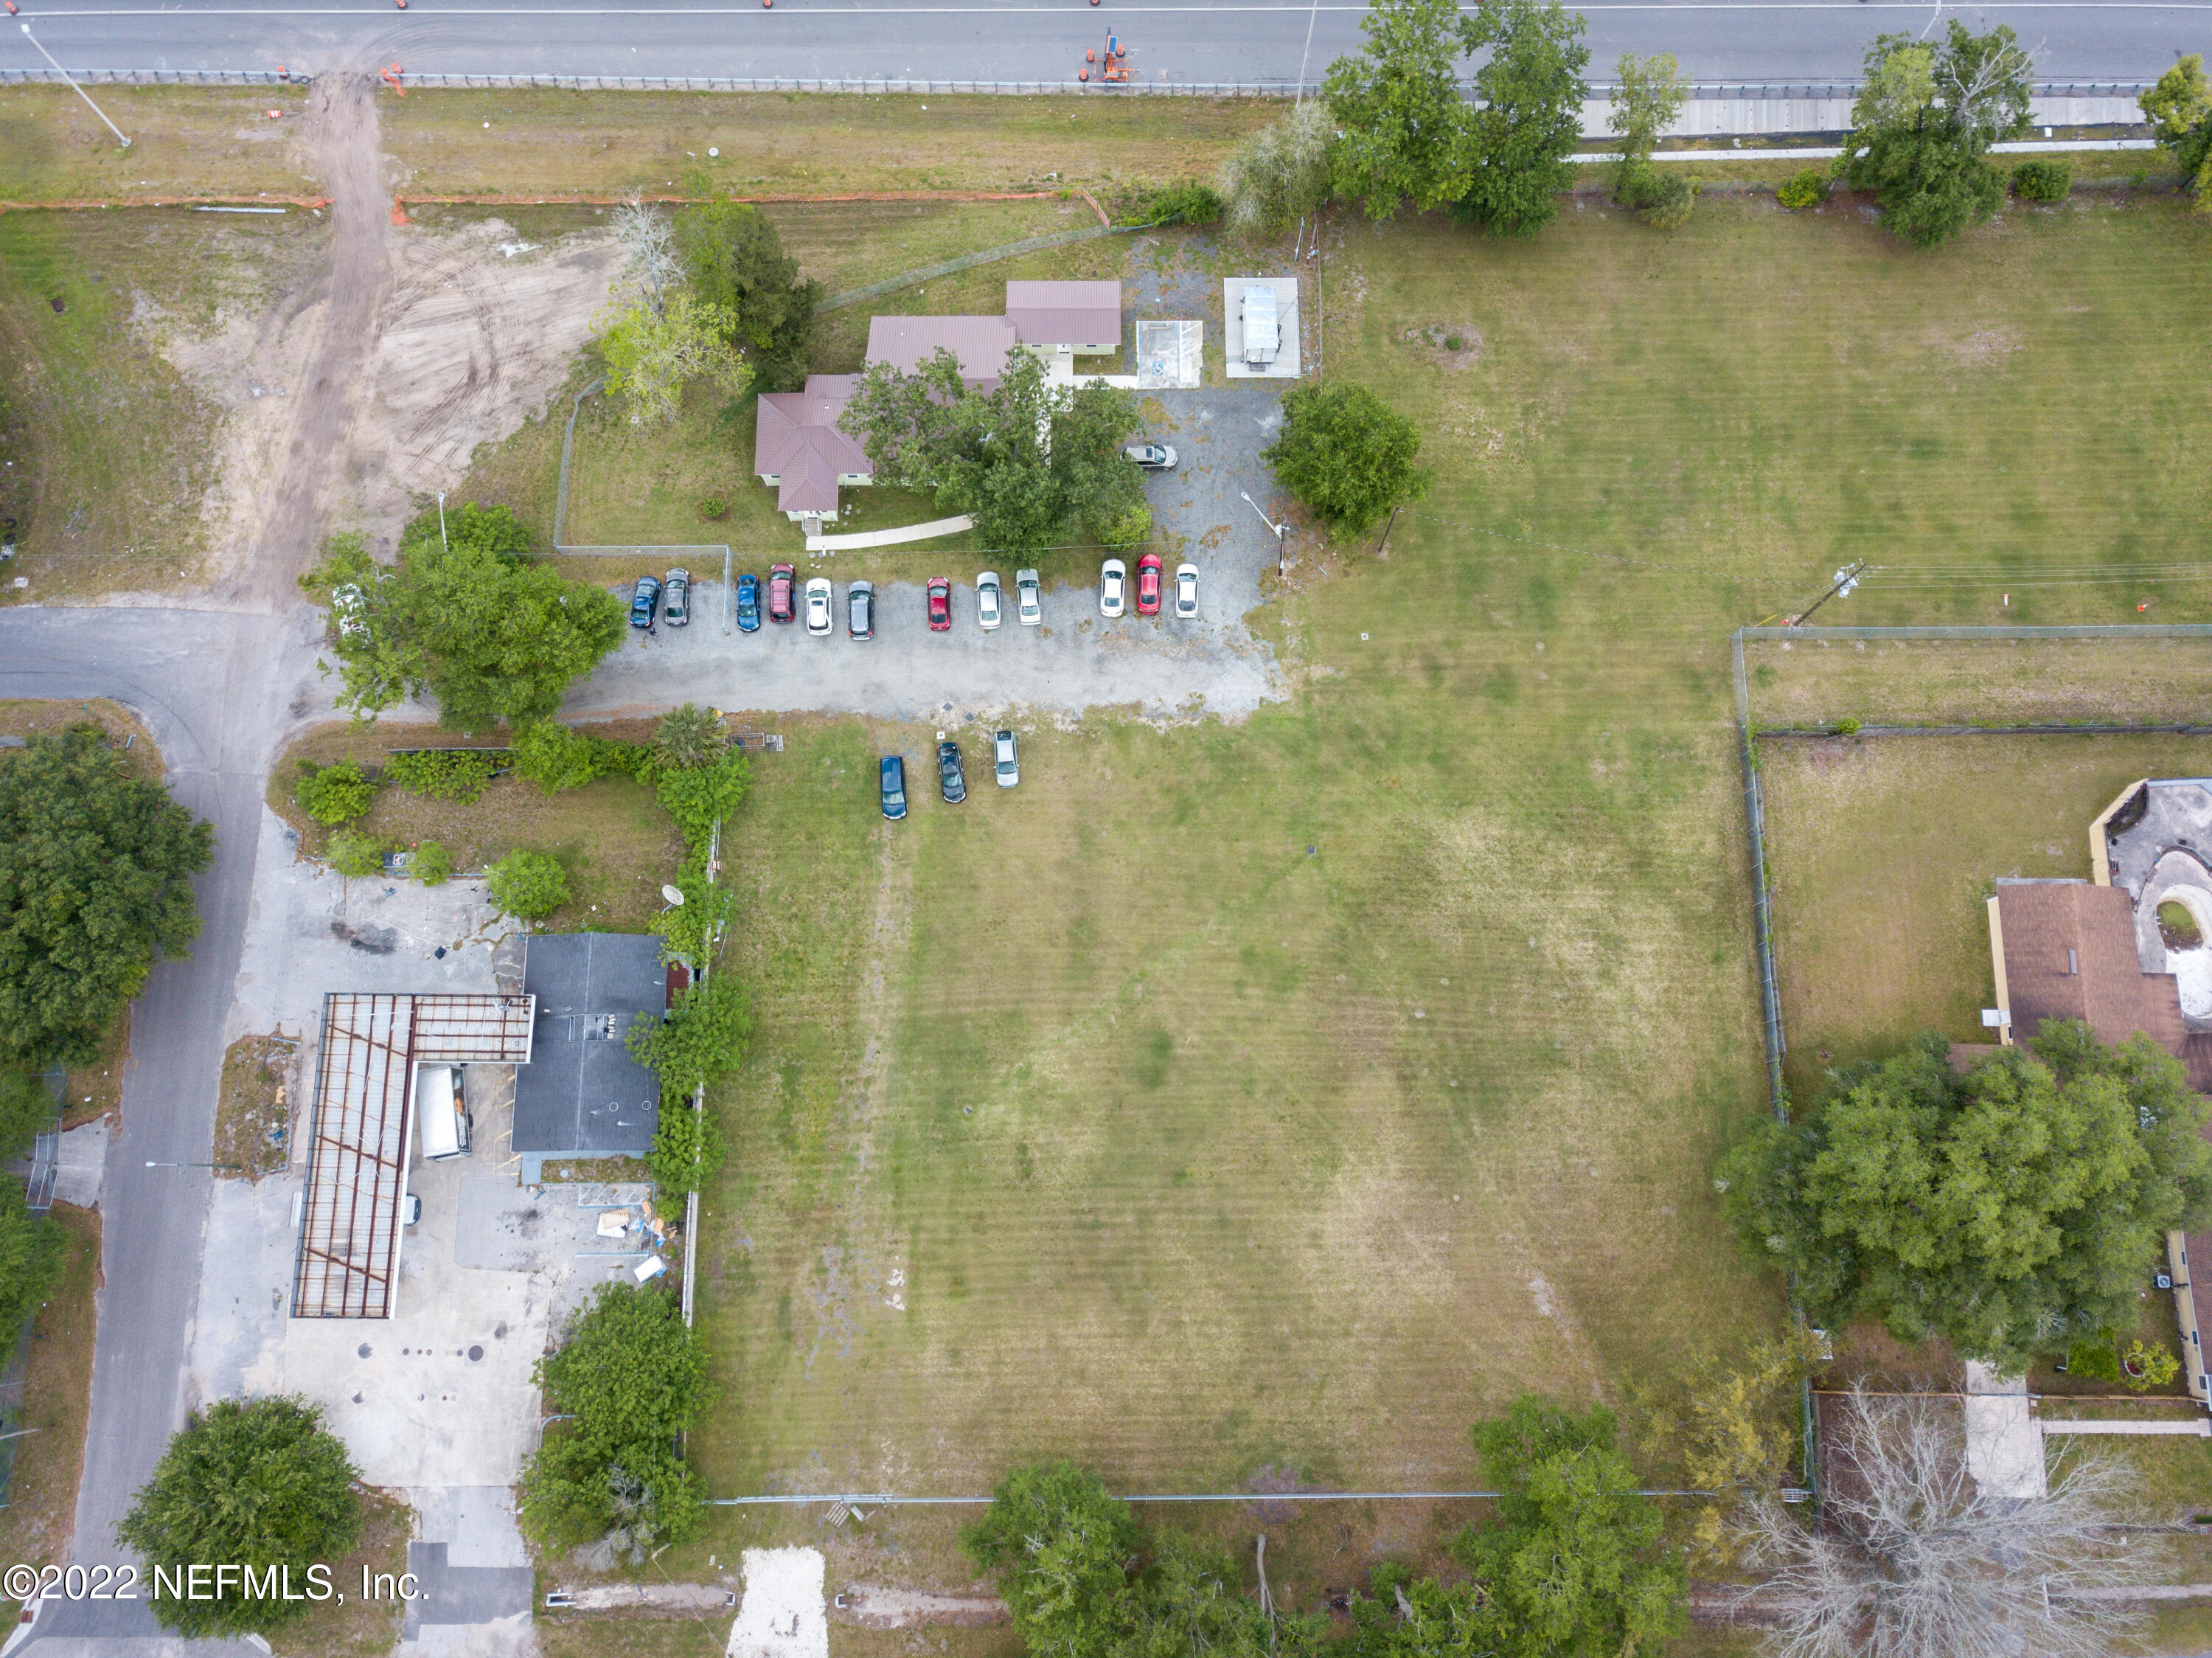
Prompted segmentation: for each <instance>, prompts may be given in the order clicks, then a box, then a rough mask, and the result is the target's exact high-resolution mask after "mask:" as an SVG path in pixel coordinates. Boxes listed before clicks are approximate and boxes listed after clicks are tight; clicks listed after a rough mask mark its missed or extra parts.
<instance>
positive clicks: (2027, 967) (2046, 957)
mask: <svg viewBox="0 0 2212 1658" xmlns="http://www.w3.org/2000/svg"><path fill="white" fill-rule="evenodd" d="M2093 833H2096V834H2098V835H2100V836H2101V835H2102V833H2103V829H2102V825H2101V820H2100V826H2099V827H2098V828H2097V829H2096V830H2094V831H2093ZM1989 908H1990V955H1991V956H1992V958H1993V959H1994V964H1995V966H1996V990H1997V1005H1998V1007H1999V1008H2000V1009H2003V1010H2005V1011H2007V1012H2008V1013H2009V1015H2010V1022H2009V1025H2008V1027H2001V1028H2000V1031H1999V1034H2000V1035H2001V1037H2002V1039H2004V1040H2005V1041H2006V1042H2008V1043H2009V1042H2011V1041H2013V1040H2014V1039H2015V1038H2018V1039H2030V1038H2033V1036H2035V1035H2036V1034H2037V1033H2039V1031H2040V1030H2041V1029H2042V1028H2043V1024H2044V1021H2045V1020H2067V1019H2079V1020H2081V1021H2083V1022H2084V1023H2086V1024H2087V1026H2088V1027H2089V1028H2090V1029H2091V1030H2092V1031H2093V1032H2095V1033H2096V1035H2097V1039H2098V1040H2099V1041H2100V1042H2104V1043H2107V1044H2111V1043H2118V1042H2124V1041H2126V1040H2127V1039H2129V1038H2130V1037H2131V1036H2133V1035H2134V1034H2136V1032H2138V1031H2140V1032H2142V1033H2143V1034H2145V1035H2146V1036H2148V1037H2149V1038H2150V1039H2152V1040H2153V1041H2154V1042H2156V1043H2157V1044H2158V1045H2160V1047H2162V1048H2164V1049H2165V1050H2166V1051H2167V1052H2168V1053H2171V1054H2172V1055H2173V1057H2174V1058H2177V1059H2179V1060H2180V1061H2181V1063H2182V1064H2183V1066H2184V1067H2185V1069H2186V1070H2187V1071H2188V1073H2189V1082H2190V1086H2191V1087H2192V1088H2195V1089H2196V1090H2197V1092H2198V1093H2199V1094H2212V1031H2204V1030H2192V1029H2191V1028H2190V1021H2186V1020H2185V1018H2184V1016H2183V1014H2182V1010H2181V994H2180V989H2179V984H2178V982H2177V980H2176V978H2175V977H2174V975H2173V974H2172V973H2170V972H2144V971H2143V967H2142V960H2141V956H2140V954H2139V952H2138V951H2137V949H2136V901H2135V899H2134V898H2133V896H2132V895H2131V894H2130V893H2129V892H2128V889H2127V888H2126V887H2104V886H2092V885H2091V884H2090V883H2088V882H2087V881H2018V880H2000V881H1998V882H1997V890H1996V897H1994V898H1992V899H1990V904H1989ZM2207 1137H2208V1138H2212V1132H2208V1135H2207ZM2166 1258H2167V1261H2168V1263H2169V1265H2170V1266H2171V1268H2172V1277H2173V1281H2174V1301H2175V1310H2176V1312H2177V1314H2178V1315H2179V1320H2180V1324H2181V1344H2182V1356H2183V1360H2184V1366H2185V1372H2186V1374H2187V1375H2188V1378H2189V1389H2190V1392H2191V1393H2192V1394H2194V1395H2195V1396H2196V1398H2197V1400H2198V1401H2199V1402H2200V1403H2204V1402H2212V1385H2208V1383H2207V1381H2206V1377H2205V1365H2204V1351H2203V1342H2204V1337H2205V1333H2206V1332H2212V1233H2191V1234H2188V1235H2187V1236H2186V1237H2184V1236H2183V1235H2182V1234H2180V1233H2178V1232H2176V1233H2169V1234H2167V1237H2166ZM2192 1261H2202V1262H2203V1264H2204V1266H2205V1278H2204V1282H2203V1283H2202V1284H2197V1283H2193V1282H2192V1280H2191V1262H2192Z"/></svg>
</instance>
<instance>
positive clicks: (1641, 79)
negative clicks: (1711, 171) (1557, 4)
mask: <svg viewBox="0 0 2212 1658" xmlns="http://www.w3.org/2000/svg"><path fill="white" fill-rule="evenodd" d="M1613 73H1614V75H1615V76H1617V77H1618V78H1619V81H1620V85H1619V86H1618V87H1616V88H1614V90H1613V113H1612V114H1611V115H1609V116H1608V117H1607V119H1606V125H1607V126H1609V127H1611V128H1612V129H1613V131H1614V132H1615V133H1617V134H1619V135H1620V159H1621V161H1622V162H1623V163H1624V164H1625V163H1627V162H1648V161H1650V159H1651V152H1652V151H1653V150H1654V149H1657V148H1658V146H1659V135H1660V134H1661V133H1662V132H1664V131H1666V130H1667V128H1668V126H1669V125H1672V124H1673V122H1674V119H1675V117H1677V116H1679V115H1680V113H1682V105H1683V103H1684V101H1686V99H1687V98H1688V97H1689V95H1690V88H1689V83H1688V82H1686V81H1684V80H1683V78H1682V69H1681V65H1680V64H1677V63H1676V62H1675V61H1674V53H1673V52H1656V53H1655V54H1653V55H1652V56H1651V57H1649V58H1638V56H1636V54H1635V53H1633V52H1623V53H1621V55H1620V63H1619V64H1615V65H1614V67H1613Z"/></svg>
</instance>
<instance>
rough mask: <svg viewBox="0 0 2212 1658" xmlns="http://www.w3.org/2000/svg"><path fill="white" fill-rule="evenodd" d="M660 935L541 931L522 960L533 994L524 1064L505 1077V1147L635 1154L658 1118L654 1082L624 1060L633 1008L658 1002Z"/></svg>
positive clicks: (663, 996)
mask: <svg viewBox="0 0 2212 1658" xmlns="http://www.w3.org/2000/svg"><path fill="white" fill-rule="evenodd" d="M667 983H668V981H667V975H666V973H665V970H664V969H663V968H662V966H661V962H660V941H659V939H657V938H654V937H653V936H650V935H648V934H629V933H548V934H542V935H540V936H537V937H534V938H532V940H531V941H530V942H529V944H528V945H527V946H526V948H525V951H524V954H523V959H522V984H523V988H524V990H525V991H527V992H529V993H530V994H531V995H533V996H535V997H537V998H538V1023H537V1028H536V1030H535V1032H534V1033H533V1035H532V1045H531V1054H530V1063H529V1064H526V1065H522V1066H519V1067H517V1068H516V1070H515V1074H514V1149H515V1150H517V1151H527V1152H533V1153H536V1152H543V1153H545V1154H548V1155H553V1156H562V1157H568V1156H585V1157H605V1156H615V1155H625V1156H631V1157H640V1156H643V1155H645V1152H646V1150H647V1148H648V1147H650V1146H651V1145H652V1144H653V1130H654V1128H655V1127H656V1126H658V1125H659V1119H660V1085H659V1082H658V1081H657V1080H656V1079H655V1078H654V1076H653V1073H652V1072H651V1071H649V1070H647V1069H646V1068H645V1067H644V1066H642V1065H641V1064H638V1063H637V1062H636V1061H635V1060H634V1059H632V1058H630V1057H629V1047H628V1045H627V1044H626V1042H625V1039H626V1038H627V1037H628V1036H629V1029H630V1027H631V1026H632V1025H633V1024H635V1022H636V1021H637V1017H638V1015H640V1014H645V1015H649V1016H651V1017H653V1018H655V1019H658V1018H659V1017H660V1015H661V1014H662V1013H663V1012H664V1011H665V1009H666V1007H667V1003H668V991H667Z"/></svg>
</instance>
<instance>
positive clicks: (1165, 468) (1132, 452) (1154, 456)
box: [1121, 443, 1176, 472]
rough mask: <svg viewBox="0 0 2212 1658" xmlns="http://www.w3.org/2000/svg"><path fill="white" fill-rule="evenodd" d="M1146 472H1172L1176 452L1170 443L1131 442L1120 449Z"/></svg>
mask: <svg viewBox="0 0 2212 1658" xmlns="http://www.w3.org/2000/svg"><path fill="white" fill-rule="evenodd" d="M1121 453H1122V454H1125V455H1127V457H1128V458H1129V459H1130V460H1133V461H1135V462H1136V463H1137V465H1139V466H1142V467H1144V468H1145V470H1146V471H1147V472H1173V471H1174V470H1175V463H1176V452H1175V445H1174V444H1172V443H1132V444H1131V445H1129V447H1128V448H1126V449H1124V450H1122V451H1121Z"/></svg>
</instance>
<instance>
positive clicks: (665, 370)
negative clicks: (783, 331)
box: [598, 292, 753, 426]
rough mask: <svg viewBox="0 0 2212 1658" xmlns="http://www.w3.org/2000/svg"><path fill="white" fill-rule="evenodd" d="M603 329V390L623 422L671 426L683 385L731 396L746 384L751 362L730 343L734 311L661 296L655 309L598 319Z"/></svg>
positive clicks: (643, 307) (632, 309) (685, 298)
mask: <svg viewBox="0 0 2212 1658" xmlns="http://www.w3.org/2000/svg"><path fill="white" fill-rule="evenodd" d="M598 325H599V326H600V327H601V328H602V329H604V330H605V332H604V333H603V334H602V335H601V337H600V339H599V356H600V357H601V358H602V359H603V360H604V361H605V363H606V365H607V389H608V390H609V391H610V392H612V393H614V394H615V395H616V396H617V397H619V398H621V399H623V403H624V404H625V405H628V407H629V424H631V425H633V426H642V425H645V424H647V422H658V423H659V424H662V425H673V424H675V423H676V417H677V416H678V414H679V413H681V412H682V410H683V399H684V387H686V386H688V385H690V383H691V382H692V381H695V380H707V381H712V382H713V383H714V385H716V386H719V387H721V389H722V390H723V391H725V392H726V393H729V395H730V396H732V397H735V396H737V395H738V393H741V392H743V391H744V389H745V387H747V386H749V385H750V384H751V383H752V377H753V371H752V368H751V365H750V364H749V363H746V362H745V361H744V358H742V357H739V356H738V354H737V351H736V349H735V348H734V347H732V345H731V344H730V341H731V340H732V338H734V337H735V336H736V334H737V332H738V319H737V314H735V313H734V312H732V310H731V309H730V308H729V307H728V306H726V305H713V304H708V303H705V302H702V301H699V300H696V299H694V298H693V297H692V296H690V295H689V294H686V293H681V292H678V293H673V294H671V295H669V296H667V301H666V304H665V308H664V309H662V310H661V311H659V312H656V311H654V309H653V308H652V307H651V306H650V305H647V304H645V303H644V302H638V303H636V304H634V305H631V306H630V307H629V308H627V309H626V310H623V311H621V312H618V313H617V314H614V315H612V316H611V317H609V316H604V315H603V316H601V317H600V318H599V319H598Z"/></svg>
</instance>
